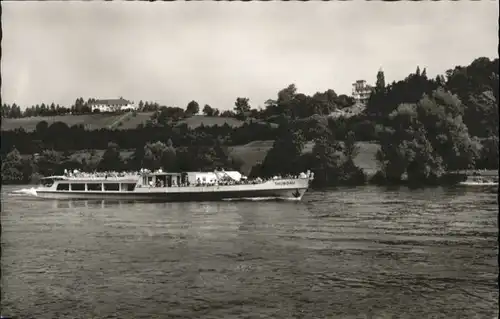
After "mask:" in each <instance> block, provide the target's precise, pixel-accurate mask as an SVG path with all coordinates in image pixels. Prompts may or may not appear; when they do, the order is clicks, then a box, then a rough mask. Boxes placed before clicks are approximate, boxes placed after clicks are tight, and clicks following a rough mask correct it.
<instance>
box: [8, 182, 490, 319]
mask: <svg viewBox="0 0 500 319" xmlns="http://www.w3.org/2000/svg"><path fill="white" fill-rule="evenodd" d="M18 188H19V187H18ZM12 190H13V188H12V187H9V186H7V187H3V189H2V219H1V221H2V239H1V244H2V261H1V266H2V301H1V309H2V310H1V311H2V313H1V314H2V315H4V316H5V315H10V316H17V317H18V318H217V319H219V318H287V319H288V318H497V317H498V297H499V296H498V285H497V274H498V268H497V258H498V244H497V236H498V220H497V216H498V203H497V195H496V190H495V189H493V190H491V189H490V190H489V191H486V190H484V189H483V190H482V191H479V190H477V191H473V190H467V189H463V188H462V189H460V188H456V189H444V188H433V189H425V190H411V191H410V190H408V189H406V188H396V189H392V190H388V189H384V188H376V187H361V188H352V189H338V190H334V191H323V192H308V193H307V194H306V195H305V196H304V199H303V201H302V202H300V203H291V202H221V203H164V204H158V203H155V204H148V203H142V204H134V203H123V202H100V201H50V200H48V201H47V200H46V201H39V200H25V199H21V198H20V197H16V196H9V195H8V193H9V192H10V191H12Z"/></svg>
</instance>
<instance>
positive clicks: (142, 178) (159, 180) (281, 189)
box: [24, 170, 314, 202]
mask: <svg viewBox="0 0 500 319" xmlns="http://www.w3.org/2000/svg"><path fill="white" fill-rule="evenodd" d="M313 178H314V173H312V172H310V171H307V173H301V174H300V175H298V176H288V177H278V176H275V177H273V178H270V179H262V178H256V179H253V180H249V179H247V178H246V177H245V176H242V175H241V174H240V173H239V172H236V171H228V172H226V171H214V172H183V173H170V172H162V171H161V170H159V171H157V172H151V171H148V170H141V171H140V172H136V173H115V172H113V173H81V172H78V171H74V173H65V174H64V175H58V176H48V177H44V178H42V179H41V185H40V186H39V187H37V188H35V189H33V190H31V189H30V191H29V192H24V193H25V194H26V195H35V196H36V197H39V198H46V199H118V200H154V201H165V202H174V201H177V202H179V201H181V202H190V201H219V200H235V199H263V198H264V199H284V200H301V199H302V196H303V195H304V193H305V192H306V191H307V189H308V188H309V185H310V182H311V181H312V180H313Z"/></svg>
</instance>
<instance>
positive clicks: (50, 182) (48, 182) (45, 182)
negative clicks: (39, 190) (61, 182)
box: [40, 178, 54, 187]
mask: <svg viewBox="0 0 500 319" xmlns="http://www.w3.org/2000/svg"><path fill="white" fill-rule="evenodd" d="M40 184H41V185H43V186H45V187H50V186H52V185H53V184H54V180H53V179H51V178H47V179H42V180H40Z"/></svg>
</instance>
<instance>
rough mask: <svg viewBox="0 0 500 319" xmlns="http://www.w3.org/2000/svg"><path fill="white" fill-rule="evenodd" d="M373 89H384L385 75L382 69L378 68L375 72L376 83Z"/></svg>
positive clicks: (380, 90)
mask: <svg viewBox="0 0 500 319" xmlns="http://www.w3.org/2000/svg"><path fill="white" fill-rule="evenodd" d="M375 90H376V91H378V92H384V91H385V76H384V71H382V69H380V70H378V72H377V83H376V84H375Z"/></svg>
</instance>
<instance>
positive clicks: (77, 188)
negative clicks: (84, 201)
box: [71, 183, 85, 191]
mask: <svg viewBox="0 0 500 319" xmlns="http://www.w3.org/2000/svg"><path fill="white" fill-rule="evenodd" d="M71 190H72V191H84V190H85V184H80V183H78V184H71Z"/></svg>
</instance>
